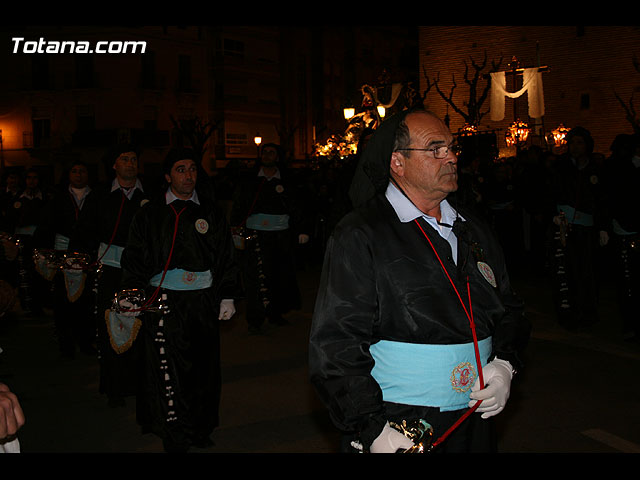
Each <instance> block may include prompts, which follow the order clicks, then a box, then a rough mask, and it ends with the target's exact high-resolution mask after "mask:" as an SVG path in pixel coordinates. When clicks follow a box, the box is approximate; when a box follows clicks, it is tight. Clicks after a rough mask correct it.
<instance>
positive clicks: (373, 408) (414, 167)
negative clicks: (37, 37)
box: [309, 110, 529, 453]
mask: <svg viewBox="0 0 640 480" xmlns="http://www.w3.org/2000/svg"><path fill="white" fill-rule="evenodd" d="M454 140H455V139H454V137H453V135H452V134H451V133H450V131H449V129H448V128H447V127H446V125H445V124H444V123H443V122H442V121H441V120H440V119H439V118H437V117H436V116H434V115H433V114H431V113H427V112H425V111H423V110H420V111H405V112H402V113H401V114H398V115H396V116H394V117H391V118H389V119H387V120H386V121H385V122H383V123H382V125H381V126H380V127H379V129H378V130H377V131H376V133H375V134H374V136H373V138H372V139H371V140H370V141H369V143H368V144H367V149H366V150H365V152H364V154H363V156H362V158H361V163H360V164H359V166H358V169H357V170H356V174H355V177H354V181H353V183H352V188H351V191H350V195H351V197H352V202H353V204H354V206H355V207H356V208H355V209H354V211H352V212H351V213H349V214H348V215H347V216H345V218H343V220H342V221H341V222H340V224H339V225H338V226H337V227H336V229H335V230H334V232H333V235H332V237H331V238H330V240H329V242H328V245H327V250H326V256H325V262H324V266H323V273H322V278H321V282H320V288H319V290H318V298H317V300H316V305H315V311H314V317H313V322H312V328H311V335H310V353H309V361H310V374H311V381H312V383H313V384H314V385H315V386H316V388H317V390H318V392H319V395H320V397H321V399H323V401H324V402H325V403H326V405H327V406H328V408H329V412H330V416H331V418H332V420H333V422H334V424H335V425H336V426H337V428H338V429H340V430H341V431H342V432H343V433H344V437H343V445H342V449H343V451H346V452H348V451H366V452H372V453H392V452H396V451H398V450H405V449H407V448H410V447H411V446H412V445H413V441H412V440H410V439H409V438H407V437H406V436H405V435H403V434H402V433H400V432H399V429H398V428H397V426H399V425H403V424H406V425H409V426H410V425H412V424H413V422H416V421H420V420H423V421H425V422H426V423H428V424H429V425H430V426H431V428H432V429H433V437H432V438H431V439H430V440H429V442H428V444H429V446H428V448H429V449H430V448H433V451H434V452H492V451H495V448H496V445H495V436H494V434H493V427H492V417H493V416H495V415H496V414H498V413H499V412H501V411H502V410H503V408H504V407H505V405H506V402H507V399H508V397H509V392H510V384H511V379H512V376H513V373H514V371H515V369H519V368H521V367H522V361H521V358H520V354H521V351H522V349H523V348H524V345H525V344H526V341H527V339H528V336H529V326H528V324H527V321H526V319H525V318H524V317H523V305H522V302H521V301H520V300H519V299H518V298H517V297H516V296H515V294H514V293H513V292H512V290H511V286H510V283H509V277H508V274H507V270H506V266H505V262H504V256H503V254H502V250H501V248H500V245H499V244H498V242H497V240H496V239H495V238H494V236H493V234H492V233H491V231H490V229H489V228H488V226H487V225H486V224H485V223H483V222H482V221H480V220H479V219H478V218H477V217H475V216H474V215H473V214H472V213H470V212H467V211H463V210H462V209H459V208H457V207H456V206H455V203H454V202H453V201H451V202H450V200H452V194H454V193H455V192H456V190H457V156H456V152H457V151H458V150H457V146H456V143H455V141H454Z"/></svg>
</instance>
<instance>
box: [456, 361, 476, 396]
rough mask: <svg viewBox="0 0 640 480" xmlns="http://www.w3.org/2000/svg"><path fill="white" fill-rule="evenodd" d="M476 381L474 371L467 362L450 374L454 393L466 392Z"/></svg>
mask: <svg viewBox="0 0 640 480" xmlns="http://www.w3.org/2000/svg"><path fill="white" fill-rule="evenodd" d="M475 379H476V369H475V368H474V367H473V365H471V364H470V363H469V362H463V363H461V364H460V365H458V366H457V367H455V368H454V369H453V371H452V372H451V386H452V388H453V389H454V390H455V391H456V392H466V391H468V390H469V389H470V388H471V387H472V386H473V382H474V381H475Z"/></svg>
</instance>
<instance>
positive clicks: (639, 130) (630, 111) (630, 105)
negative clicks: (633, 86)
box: [613, 55, 640, 134]
mask: <svg viewBox="0 0 640 480" xmlns="http://www.w3.org/2000/svg"><path fill="white" fill-rule="evenodd" d="M633 68H634V69H635V70H636V72H639V73H640V62H639V61H638V58H637V57H636V56H635V55H634V57H633ZM613 94H614V95H615V97H616V98H617V99H618V102H620V105H622V108H623V109H624V111H625V113H626V118H627V120H628V121H629V123H630V124H631V126H632V127H633V131H634V133H636V134H640V117H638V113H637V112H636V108H635V105H634V101H633V93H631V98H630V99H629V101H628V102H626V103H625V101H624V100H623V99H622V98H621V97H620V95H618V93H617V92H616V91H615V90H614V92H613Z"/></svg>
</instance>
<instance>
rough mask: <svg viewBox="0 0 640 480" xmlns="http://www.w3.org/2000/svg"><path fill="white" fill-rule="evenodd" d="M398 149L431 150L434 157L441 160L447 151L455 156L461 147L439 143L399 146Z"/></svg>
mask: <svg viewBox="0 0 640 480" xmlns="http://www.w3.org/2000/svg"><path fill="white" fill-rule="evenodd" d="M398 150H413V151H417V152H431V154H432V155H433V157H434V158H437V159H438V160H441V159H443V158H447V155H449V152H451V153H453V154H454V155H456V156H457V155H460V152H462V147H461V146H460V145H458V144H453V145H440V146H437V147H431V148H399V149H398Z"/></svg>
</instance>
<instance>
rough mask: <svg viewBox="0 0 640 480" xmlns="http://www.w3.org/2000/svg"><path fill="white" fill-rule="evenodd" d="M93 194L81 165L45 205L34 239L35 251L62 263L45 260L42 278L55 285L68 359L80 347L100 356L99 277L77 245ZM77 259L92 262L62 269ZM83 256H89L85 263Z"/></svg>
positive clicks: (63, 351)
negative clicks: (70, 258)
mask: <svg viewBox="0 0 640 480" xmlns="http://www.w3.org/2000/svg"><path fill="white" fill-rule="evenodd" d="M91 192H92V189H91V187H90V186H89V170H88V167H87V165H86V164H85V163H84V162H82V161H75V162H73V163H72V164H71V165H70V167H69V169H68V171H67V172H66V177H65V178H63V180H62V181H61V182H60V185H58V187H57V189H56V190H55V193H54V195H53V198H52V199H51V201H50V202H48V203H47V205H46V206H45V208H44V215H43V216H42V221H41V222H40V224H39V225H38V227H37V228H36V231H35V233H34V237H33V242H34V245H35V246H36V247H38V248H41V249H46V250H54V251H55V252H57V253H56V257H58V258H56V259H50V260H53V263H50V262H49V260H47V259H44V258H42V257H41V258H40V259H39V260H38V263H37V266H38V268H39V271H40V273H41V274H42V275H43V277H44V278H46V279H47V280H49V281H51V282H52V283H53V284H52V286H53V299H52V300H53V314H54V323H55V327H56V336H57V340H58V347H59V348H60V354H61V355H62V356H63V357H64V358H73V357H74V356H75V350H76V347H79V349H80V351H81V352H83V353H85V354H89V355H94V354H95V347H94V344H95V340H96V323H95V315H94V314H93V309H94V305H95V295H94V293H93V288H92V283H93V282H94V280H95V276H94V272H93V271H92V270H91V269H90V268H89V267H90V266H91V263H90V255H89V253H90V252H89V251H88V250H86V249H83V246H82V245H76V244H74V243H73V239H74V238H75V236H76V232H77V230H76V229H77V226H78V220H79V218H80V214H81V212H82V210H83V209H84V206H85V203H86V200H87V199H88V198H90V196H91ZM73 254H80V255H78V257H77V258H78V260H83V259H84V258H86V260H87V261H81V262H76V265H77V266H76V267H73V266H72V265H66V266H65V265H64V264H63V265H62V266H63V267H64V268H62V269H60V268H58V267H59V266H60V265H59V263H58V262H60V260H61V259H62V256H63V255H73ZM84 254H86V257H84V258H83V256H84Z"/></svg>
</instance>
